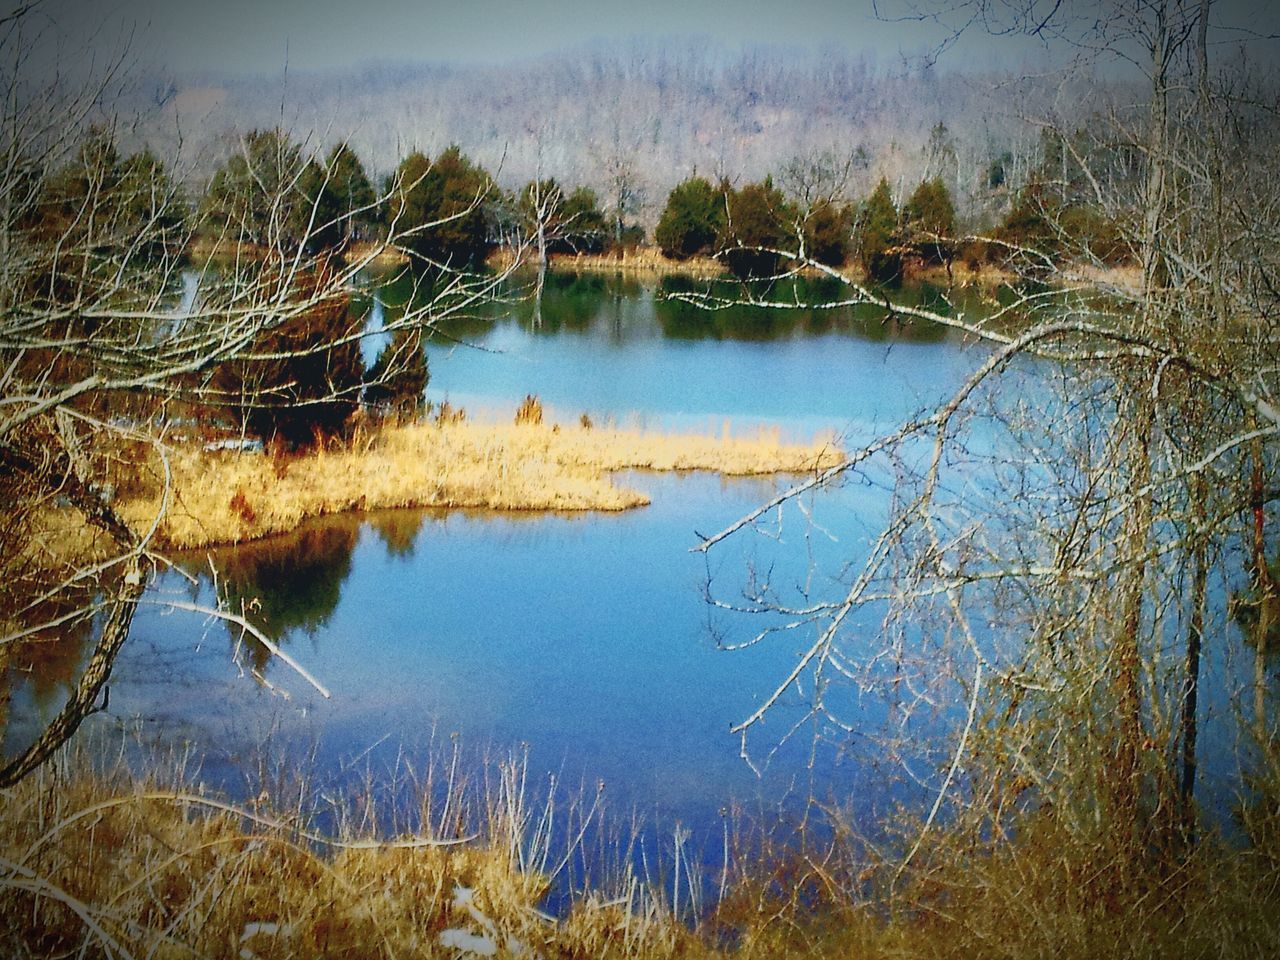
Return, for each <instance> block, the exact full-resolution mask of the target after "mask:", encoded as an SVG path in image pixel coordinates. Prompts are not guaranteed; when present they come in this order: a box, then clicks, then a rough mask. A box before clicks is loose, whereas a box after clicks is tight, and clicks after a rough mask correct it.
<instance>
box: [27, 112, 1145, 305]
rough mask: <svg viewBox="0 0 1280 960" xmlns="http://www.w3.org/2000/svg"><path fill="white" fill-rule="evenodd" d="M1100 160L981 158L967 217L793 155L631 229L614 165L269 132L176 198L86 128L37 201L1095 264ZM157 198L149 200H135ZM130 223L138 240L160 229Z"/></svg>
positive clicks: (163, 219) (1114, 247)
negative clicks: (529, 164) (572, 165)
mask: <svg viewBox="0 0 1280 960" xmlns="http://www.w3.org/2000/svg"><path fill="white" fill-rule="evenodd" d="M929 150H930V152H931V153H932V154H935V155H936V156H937V158H939V159H938V160H936V161H935V162H933V163H931V166H934V167H937V166H946V165H947V163H948V159H949V158H950V157H952V156H953V155H954V153H955V150H956V148H955V145H954V139H953V138H952V137H951V135H950V132H949V130H948V129H947V127H946V126H945V125H944V124H941V123H940V124H938V125H936V126H935V127H934V129H933V131H932V132H931V135H930V141H929ZM1086 150H1087V152H1086ZM1105 153H1106V155H1101V154H1100V148H1098V147H1097V146H1092V147H1089V148H1086V137H1085V136H1084V134H1083V133H1081V134H1079V135H1077V136H1076V137H1075V138H1074V140H1073V141H1072V142H1068V140H1066V139H1065V138H1063V137H1062V136H1060V135H1058V134H1055V133H1052V132H1050V131H1048V130H1046V131H1045V132H1044V133H1043V134H1042V135H1041V137H1040V140H1039V142H1038V144H1037V149H1036V151H1035V155H1034V157H1032V158H1030V159H1029V161H1027V166H1028V169H1027V172H1026V173H1025V175H1024V177H1023V179H1024V181H1025V182H1024V183H1023V184H1022V185H1021V186H1020V187H1018V188H1017V189H1015V188H1014V187H1013V186H1012V184H1011V182H1010V171H1009V167H1010V166H1011V164H1012V162H1013V161H1012V158H1011V156H1010V155H1009V154H1007V153H1005V154H1001V155H998V156H995V157H993V158H991V159H990V161H989V162H988V163H987V165H986V168H985V170H984V180H983V191H984V200H985V202H984V203H983V204H982V205H981V207H980V211H981V212H979V213H974V212H970V213H969V215H968V216H964V215H963V214H961V213H959V212H958V211H957V203H956V200H955V197H954V193H953V188H952V186H951V185H950V184H949V183H948V178H946V177H945V176H943V175H941V174H935V175H933V176H929V177H926V178H924V179H922V180H920V181H918V182H917V183H915V184H913V185H911V189H910V190H909V192H906V194H905V196H895V189H894V187H893V185H891V184H890V182H889V180H888V179H887V178H886V177H883V176H882V177H881V178H880V179H879V181H878V182H877V183H876V184H875V186H874V188H873V189H871V190H870V192H869V193H867V194H866V195H864V196H858V195H857V194H856V184H857V183H858V182H859V180H860V178H859V174H860V172H861V171H862V170H864V169H865V167H866V165H867V159H866V157H865V156H860V155H858V154H857V153H855V154H854V155H852V156H841V155H838V154H835V153H832V152H827V153H823V154H819V155H811V156H808V157H805V158H792V159H791V160H790V161H789V162H787V163H785V164H783V165H782V166H781V168H780V169H779V170H778V171H777V174H776V176H775V175H774V174H767V175H766V176H765V177H764V178H763V179H761V180H759V181H756V182H746V183H742V184H740V185H735V183H734V181H732V180H731V179H730V178H728V177H727V176H722V177H719V178H717V179H716V180H715V181H713V180H711V179H709V178H707V177H705V176H702V175H699V174H698V173H697V172H696V171H694V172H693V174H692V175H690V176H688V177H686V178H685V179H684V180H682V181H680V182H679V183H677V184H676V185H675V186H674V187H673V188H672V189H671V190H670V191H669V193H668V194H667V195H666V197H665V200H664V202H663V203H662V206H661V212H660V214H659V216H658V219H657V224H656V226H655V227H654V229H653V230H652V231H647V230H646V229H645V228H644V226H643V225H642V223H641V222H640V221H639V220H638V218H636V216H635V210H636V202H635V198H636V194H637V189H636V188H634V187H633V186H632V185H631V184H630V183H629V182H628V176H627V174H626V172H625V171H618V172H617V174H616V178H615V184H614V190H613V191H612V196H611V197H610V198H606V199H603V200H602V198H601V197H600V196H599V194H598V193H597V192H596V191H595V190H594V189H593V188H591V187H589V186H586V185H581V184H570V183H561V182H560V181H559V180H557V179H555V178H551V177H541V178H539V179H536V180H530V181H529V182H528V183H526V184H524V185H522V186H520V187H518V188H516V189H504V188H503V187H502V186H501V185H500V184H499V183H498V180H497V178H496V176H495V174H494V172H492V171H490V170H488V169H486V168H485V167H484V166H483V165H481V164H480V163H479V162H478V161H477V160H476V159H474V158H472V157H469V156H468V155H466V154H465V153H464V152H463V151H462V149H461V148H460V147H459V146H457V145H453V146H450V147H448V148H447V149H445V150H443V151H442V152H441V153H439V154H437V155H436V156H435V157H429V156H428V155H427V154H425V153H423V152H421V151H418V150H414V151H412V152H410V153H409V154H408V155H407V156H405V157H404V158H403V159H402V160H401V161H400V163H399V164H398V166H397V167H396V169H395V170H394V171H393V172H391V173H388V174H386V175H384V176H383V177H381V178H379V179H377V182H375V178H373V177H371V176H370V174H369V173H368V171H367V168H366V165H365V164H364V162H363V161H362V160H361V158H360V157H359V156H357V154H356V153H355V151H354V150H353V149H352V148H351V146H350V145H348V144H347V143H345V142H341V143H338V144H336V145H335V146H333V147H332V148H330V149H329V150H328V151H327V152H325V153H323V154H318V155H315V156H310V157H309V156H307V155H306V154H305V153H304V148H303V146H302V145H301V144H299V143H296V142H293V141H292V140H291V139H290V138H289V137H288V135H287V134H285V133H284V132H283V131H282V130H280V129H279V128H270V129H264V130H254V131H252V132H250V133H248V134H246V135H244V136H243V137H241V139H240V141H239V144H238V149H237V150H236V151H235V152H233V153H231V154H230V156H229V157H227V159H226V160H225V161H224V162H223V163H222V164H221V166H219V167H218V168H217V169H216V170H215V171H214V173H213V175H212V176H211V177H210V178H209V179H208V181H207V183H206V184H205V185H204V188H203V191H202V192H196V193H195V195H191V193H192V191H188V190H184V189H183V187H182V186H181V184H177V183H175V178H174V177H173V175H172V174H171V173H170V171H169V170H168V169H166V167H165V165H164V164H163V163H162V162H161V161H160V160H159V159H158V158H157V157H156V156H155V154H154V153H152V152H151V151H150V150H148V149H144V150H142V151H140V152H139V153H137V154H134V155H133V156H131V157H129V158H127V159H124V158H122V157H121V156H120V153H119V151H118V150H117V147H116V145H115V140H114V136H113V133H112V131H111V130H109V129H107V128H103V127H96V128H93V129H92V130H90V131H89V132H88V134H87V136H86V137H85V139H84V141H83V143H82V145H81V147H80V150H79V152H78V154H77V155H76V156H75V157H74V158H73V159H72V160H71V161H70V162H69V163H67V164H66V166H65V167H64V168H63V169H62V170H61V171H60V173H59V174H58V175H57V176H55V177H53V178H52V179H51V181H50V184H51V186H50V188H49V190H48V193H49V196H48V198H47V202H46V203H45V204H44V205H43V210H44V211H45V216H46V217H48V218H49V220H50V226H51V227H52V226H53V225H54V224H55V223H57V222H58V221H59V219H60V218H62V219H65V218H66V217H67V216H69V215H71V212H72V211H74V210H76V209H78V203H77V198H78V197H83V196H84V195H85V194H86V193H87V192H88V191H90V190H98V191H105V192H110V193H111V194H112V195H113V196H114V197H115V198H116V199H115V202H116V205H117V206H118V207H119V208H120V215H121V216H124V217H128V216H132V217H134V218H135V219H139V218H142V217H144V216H145V217H150V218H151V219H150V220H149V221H148V223H149V224H151V225H152V226H154V225H155V224H156V223H160V224H168V225H169V227H170V229H171V232H172V233H173V235H174V236H175V237H177V236H183V237H187V236H191V235H192V234H195V235H198V236H203V237H204V238H206V239H208V240H213V241H219V240H230V241H234V242H235V243H236V244H238V245H246V244H247V245H250V246H252V245H261V244H266V243H268V242H279V241H281V240H284V241H285V242H288V243H298V244H302V245H303V246H304V247H305V248H306V251H307V252H308V253H315V252H318V251H321V250H326V249H328V250H335V251H340V250H342V249H343V248H345V247H346V246H347V245H349V244H350V243H351V242H353V241H361V240H380V239H383V238H385V237H386V236H388V235H389V234H394V236H395V237H396V241H397V244H398V245H399V246H400V247H401V248H402V249H404V251H405V252H406V253H408V254H410V256H411V257H413V258H414V259H415V260H416V261H417V262H419V263H421V264H423V265H432V264H434V265H444V266H452V267H465V266H474V265H477V264H480V263H482V262H483V261H484V260H485V259H487V258H488V257H489V256H490V255H491V254H492V253H493V252H494V251H495V250H496V249H497V248H499V247H503V246H510V247H528V248H530V249H531V250H532V251H533V252H534V253H535V254H536V255H537V256H538V257H539V258H540V259H544V258H545V257H546V255H548V254H554V253H593V254H599V253H610V252H616V251H618V250H622V249H626V248H634V247H636V246H639V245H642V244H646V243H649V242H651V243H652V244H653V245H655V246H657V247H659V248H660V249H661V251H662V253H663V254H664V255H665V256H667V257H669V258H672V259H675V260H683V259H687V258H689V257H692V256H694V255H699V254H701V255H713V256H719V257H721V259H722V260H723V261H724V263H725V264H726V266H727V267H728V268H729V269H730V270H732V271H733V272H734V273H735V274H736V275H738V276H740V277H744V278H745V277H751V276H755V277H759V276H764V275H769V274H772V273H775V272H777V271H778V270H779V269H785V268H786V266H787V265H789V264H790V263H793V262H795V261H797V260H812V261H816V262H817V263H820V264H825V265H829V266H833V267H842V266H845V265H847V264H849V263H851V262H855V261H856V262H858V263H860V264H861V266H862V267H863V268H864V269H865V271H866V272H867V273H868V274H869V275H871V276H873V277H875V278H877V279H880V280H886V281H891V280H893V279H895V278H897V277H898V276H900V274H901V272H902V267H903V263H904V260H907V259H915V260H918V261H923V262H926V263H933V264H946V265H950V264H951V263H952V261H954V260H956V259H957V258H959V259H961V260H963V261H964V262H966V263H968V264H970V265H971V266H976V265H978V264H980V263H983V262H999V261H1000V260H1001V259H1003V258H1005V257H1007V256H1010V255H1017V254H1019V253H1021V252H1025V250H1027V249H1034V250H1035V251H1036V253H1037V254H1042V255H1045V256H1046V257H1050V258H1052V257H1053V256H1054V255H1055V254H1056V253H1058V252H1060V251H1063V250H1066V249H1071V250H1072V251H1073V252H1074V255H1076V256H1078V255H1079V252H1080V251H1082V250H1083V251H1085V253H1086V256H1087V258H1088V259H1090V260H1092V261H1094V262H1097V263H1103V264H1119V263H1124V262H1126V261H1128V260H1129V259H1130V252H1129V251H1128V250H1127V249H1126V247H1125V244H1124V242H1123V240H1122V238H1123V237H1124V236H1126V235H1128V234H1130V233H1132V231H1126V230H1125V229H1123V227H1124V226H1125V225H1124V224H1123V223H1122V222H1120V220H1119V219H1118V215H1117V212H1116V211H1114V210H1111V211H1106V212H1104V211H1103V210H1101V209H1099V208H1097V207H1096V206H1094V205H1093V204H1092V202H1091V198H1090V196H1089V190H1088V187H1089V184H1088V182H1087V181H1088V177H1094V178H1096V177H1097V176H1099V175H1100V174H1101V175H1103V176H1106V177H1109V178H1110V179H1111V180H1112V181H1113V182H1114V181H1115V180H1116V179H1118V178H1119V179H1128V180H1131V179H1133V178H1135V177H1137V176H1138V172H1139V165H1140V159H1139V158H1138V157H1136V156H1134V155H1133V153H1132V151H1126V150H1124V149H1122V148H1120V147H1116V148H1107V149H1106V151H1105ZM1082 164H1087V173H1086V168H1085V167H1084V166H1082ZM156 198H165V203H164V204H163V206H162V207H157V208H156V209H150V207H149V203H150V204H151V205H153V206H154V201H155V200H156ZM130 211H132V213H130ZM971 211H972V207H971ZM179 228H181V229H179ZM147 233H148V235H149V236H151V237H152V238H153V240H152V242H160V241H159V240H157V239H154V238H160V240H162V238H163V237H164V236H165V233H164V231H160V232H157V231H156V230H154V229H150V230H148V231H147ZM273 238H274V239H273ZM980 238H981V239H980Z"/></svg>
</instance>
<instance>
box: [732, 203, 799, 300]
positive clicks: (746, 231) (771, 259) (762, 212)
mask: <svg viewBox="0 0 1280 960" xmlns="http://www.w3.org/2000/svg"><path fill="white" fill-rule="evenodd" d="M725 206H726V209H727V210H728V218H727V219H726V221H725V225H724V229H723V231H722V234H721V238H720V247H721V249H722V250H723V251H724V257H725V260H726V262H727V263H728V264H729V269H730V270H732V271H733V273H734V275H735V276H737V277H739V278H740V279H743V280H745V279H747V278H749V277H767V276H770V275H772V274H775V273H777V271H778V262H779V257H778V254H776V253H771V252H769V251H768V250H763V249H758V248H761V247H765V248H772V249H775V250H776V249H780V248H782V247H784V246H787V245H788V243H787V242H788V240H790V239H791V238H792V234H793V228H794V224H795V211H794V210H793V209H792V208H791V206H790V204H788V203H787V201H786V198H784V197H783V196H782V192H781V191H780V190H778V188H777V187H775V186H774V185H773V180H772V179H771V178H765V180H764V181H762V182H761V183H750V184H747V185H746V186H745V187H743V188H742V189H741V190H731V191H729V193H728V196H727V199H726V203H725Z"/></svg>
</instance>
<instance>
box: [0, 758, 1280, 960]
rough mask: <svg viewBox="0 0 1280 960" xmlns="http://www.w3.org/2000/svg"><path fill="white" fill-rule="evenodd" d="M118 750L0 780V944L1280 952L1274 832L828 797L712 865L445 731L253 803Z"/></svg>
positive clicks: (523, 950)
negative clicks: (653, 844)
mask: <svg viewBox="0 0 1280 960" xmlns="http://www.w3.org/2000/svg"><path fill="white" fill-rule="evenodd" d="M94 755H95V756H102V755H103V754H102V752H101V751H99V752H95V754H94ZM115 756H116V758H117V759H116V760H114V761H110V762H108V764H107V765H106V766H103V765H101V764H98V763H95V762H94V761H92V760H90V759H89V755H88V753H87V752H86V750H85V749H84V748H76V749H66V750H64V751H63V752H62V753H61V754H59V756H58V757H57V759H56V760H55V761H54V762H52V763H50V764H48V765H46V766H45V767H43V768H41V769H40V770H38V771H37V772H36V773H34V774H33V775H32V776H30V777H28V778H27V779H26V780H24V781H23V782H21V783H20V784H18V785H17V786H16V787H13V788H11V789H9V790H6V791H4V792H3V793H2V794H0V799H2V800H3V807H2V808H0V953H2V954H3V955H5V956H13V957H27V956H30V957H48V958H52V957H63V956H84V957H160V958H170V957H240V958H243V960H254V958H260V960H268V958H286V957H297V956H308V957H454V958H457V957H468V956H485V955H496V956H505V957H515V956H526V957H533V956H540V957H544V958H569V957H573V958H597V957H598V958H617V960H624V958H635V960H656V958H667V957H684V958H690V960H699V958H711V957H725V958H728V957H733V958H766V957H810V958H815V960H836V958H848V960H853V958H874V960H880V958H883V960H889V958H914V957H937V958H966V957H984V958H985V957H1008V958H1011V960H1012V958H1018V960H1024V958H1039V957H1045V958H1048V957H1056V958H1065V960H1076V958H1079V960H1085V958H1109V957H1125V958H1144V960H1145V958H1152V960H1154V958H1184V957H1185V958H1192V957H1259V958H1263V957H1273V956H1276V955H1277V951H1278V949H1280V910H1278V909H1277V908H1278V907H1280V878H1278V876H1277V869H1276V865H1277V858H1276V851H1275V850H1274V849H1273V846H1274V844H1273V842H1272V840H1270V839H1267V838H1266V837H1261V836H1260V837H1258V838H1255V841H1256V842H1255V844H1254V846H1252V847H1249V848H1247V849H1246V848H1242V847H1239V846H1231V845H1229V844H1226V843H1224V842H1222V841H1221V840H1219V839H1217V838H1215V837H1208V838H1205V839H1203V840H1202V841H1201V842H1200V843H1198V844H1197V845H1195V846H1194V847H1193V848H1188V849H1184V850H1181V851H1179V852H1177V855H1176V856H1169V855H1168V852H1167V851H1156V850H1153V851H1150V856H1149V859H1148V860H1146V861H1145V862H1144V863H1142V864H1133V863H1128V864H1122V863H1121V862H1120V860H1119V859H1118V858H1117V845H1116V843H1115V838H1114V837H1109V835H1108V832H1107V831H1106V830H1105V828H1102V827H1100V828H1099V830H1098V831H1097V832H1096V834H1094V835H1092V836H1084V835H1082V834H1080V833H1079V832H1078V831H1076V830H1072V829H1067V828H1065V827H1064V826H1063V824H1062V822H1061V819H1060V818H1059V817H1058V816H1057V815H1056V814H1055V813H1054V812H1053V811H1052V810H1041V811H1028V812H1027V813H1026V814H1025V815H1024V816H1023V817H1021V818H1020V820H1019V821H1018V824H1017V826H1018V830H1017V832H1016V833H1014V834H1005V835H1001V836H994V837H993V836H988V837H986V838H981V837H977V836H975V835H974V834H973V833H972V832H970V831H969V830H968V829H966V828H965V826H964V825H963V824H960V823H956V824H951V825H946V826H943V825H939V827H938V828H937V829H935V830H934V831H933V832H931V833H930V834H929V837H928V840H927V842H926V843H924V844H923V845H922V846H921V847H920V848H919V850H918V853H917V856H916V858H915V859H914V860H913V861H912V865H911V867H910V869H907V870H903V869H901V863H902V860H901V853H902V850H903V849H905V845H906V843H907V841H908V840H909V839H910V838H911V836H912V835H913V834H914V832H915V831H916V830H917V829H918V828H919V826H920V823H919V820H918V819H913V818H911V817H910V816H905V815H904V816H903V818H902V819H901V820H900V822H899V825H898V826H899V829H900V831H901V835H900V842H894V841H893V840H892V839H885V838H887V837H889V836H890V835H891V834H892V832H893V831H892V830H890V831H889V832H887V833H883V834H882V839H880V840H878V841H876V842H874V843H873V842H869V841H866V840H859V839H857V838H856V837H854V836H853V835H852V833H851V832H850V831H849V830H848V829H846V828H844V827H841V825H840V818H839V816H838V815H837V816H835V818H834V823H835V828H834V829H833V830H828V829H824V830H818V831H814V832H813V833H812V834H809V833H806V832H805V831H803V830H802V831H800V832H799V833H797V832H796V831H794V830H792V829H789V828H782V829H780V828H779V822H778V821H777V820H770V818H769V817H768V816H763V817H759V816H757V817H755V818H742V817H740V816H730V817H729V818H728V819H727V820H726V826H725V834H724V849H723V860H722V862H721V863H720V864H718V865H712V866H711V867H708V866H707V861H706V858H704V857H702V855H701V853H700V852H699V851H697V850H695V849H693V847H692V845H689V844H688V833H687V832H685V831H681V830H680V828H678V827H677V828H676V829H675V830H674V831H668V833H667V840H666V841H665V842H664V843H663V844H660V845H659V847H660V848H661V849H662V850H665V854H664V855H663V856H661V857H659V856H655V857H653V858H648V857H643V856H637V851H638V849H639V848H640V847H641V846H643V845H644V844H645V843H646V842H647V841H645V840H643V839H642V838H641V833H642V831H643V830H644V829H645V828H644V826H643V824H642V822H641V821H638V820H636V819H635V818H632V819H631V820H630V821H628V820H626V819H622V820H613V821H610V822H609V823H608V824H607V826H608V827H609V828H608V829H606V820H607V814H606V812H605V811H604V810H603V807H602V806H601V804H600V799H599V794H598V793H597V794H593V793H592V792H591V791H590V790H586V789H579V790H577V791H574V790H564V789H562V788H561V787H560V786H559V785H558V784H557V783H556V782H555V781H554V780H552V781H551V782H550V784H538V783H534V782H532V781H531V778H530V777H529V776H528V771H527V768H526V766H525V765H524V763H523V762H522V761H521V760H520V759H519V758H507V759H503V760H501V761H498V762H488V761H483V760H482V761H479V762H477V761H476V760H475V759H474V758H467V757H464V755H463V754H462V752H461V751H459V750H458V748H457V746H456V743H455V745H454V747H453V748H452V750H451V751H442V752H439V753H435V754H433V759H431V760H430V761H428V762H427V763H425V765H424V766H423V767H421V768H420V769H417V770H414V769H411V768H410V766H409V765H408V764H407V763H406V762H403V761H402V760H397V761H396V763H395V768H394V770H392V771H388V772H384V773H382V774H374V773H369V772H366V773H365V774H364V775H363V777H353V778H352V779H351V781H350V782H349V783H346V784H345V786H342V787H341V788H335V787H334V785H333V784H332V783H328V784H320V783H319V782H314V781H313V782H308V781H307V780H305V779H303V778H300V777H298V776H297V774H296V771H297V770H298V769H299V768H300V767H301V766H305V765H300V764H297V763H294V764H290V765H284V766H282V767H281V768H280V769H279V770H274V772H268V771H259V773H258V777H259V779H260V780H261V781H262V783H263V784H265V786H262V788H261V789H260V790H259V789H258V785H257V782H256V781H255V785H251V786H248V787H247V789H246V790H245V791H244V792H245V795H247V796H249V797H251V798H252V799H249V800H247V801H243V802H230V801H228V800H227V799H226V798H225V797H223V796H221V795H219V794H217V793H214V792H212V791H210V790H209V789H208V788H207V787H205V786H204V785H202V784H201V783H200V781H199V773H198V771H197V770H196V769H195V768H194V766H193V765H191V764H190V763H189V762H187V763H184V762H181V761H177V762H172V763H169V764H165V765H162V770H163V772H160V770H161V766H160V765H157V764H155V763H152V765H151V767H150V769H152V771H153V772H152V773H151V774H149V775H145V776H139V775H137V774H136V773H131V772H130V771H129V769H128V768H127V767H126V765H125V764H124V763H123V762H122V761H120V760H119V759H118V758H119V757H120V756H121V753H119V752H117V753H116V754H115ZM282 771H292V772H282ZM392 795H394V796H395V797H396V798H397V799H396V801H395V802H387V798H388V797H389V796H392ZM406 798H407V800H406ZM1266 809H1267V810H1270V809H1271V808H1270V807H1267V808H1266ZM1268 816H1273V815H1272V814H1268ZM1268 822H1270V821H1268ZM602 838H603V839H602ZM1257 841H1260V842H1257ZM602 861H607V862H604V863H603V865H600V863H601V862H602ZM637 861H643V862H644V864H645V866H644V867H643V868H637V866H636V864H637ZM659 861H661V862H659ZM591 862H596V863H597V865H596V866H595V867H591V868H581V869H580V870H579V872H577V873H575V872H574V868H573V867H572V866H571V865H572V864H574V863H578V864H585V863H591ZM699 863H701V866H698V865H697V864H699ZM682 864H683V866H682ZM699 870H702V871H705V872H707V873H709V874H710V876H700V875H699ZM708 880H709V881H710V882H703V881H708ZM554 889H558V890H559V891H560V897H559V900H558V901H556V902H555V903H554V904H552V903H549V900H550V899H553V898H549V896H548V895H549V893H551V892H552V891H553V890H554ZM698 889H702V890H704V891H705V890H710V894H709V895H706V894H704V895H703V896H704V897H705V899H699V897H698V896H697V895H693V891H695V890H698ZM682 891H683V892H682Z"/></svg>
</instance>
